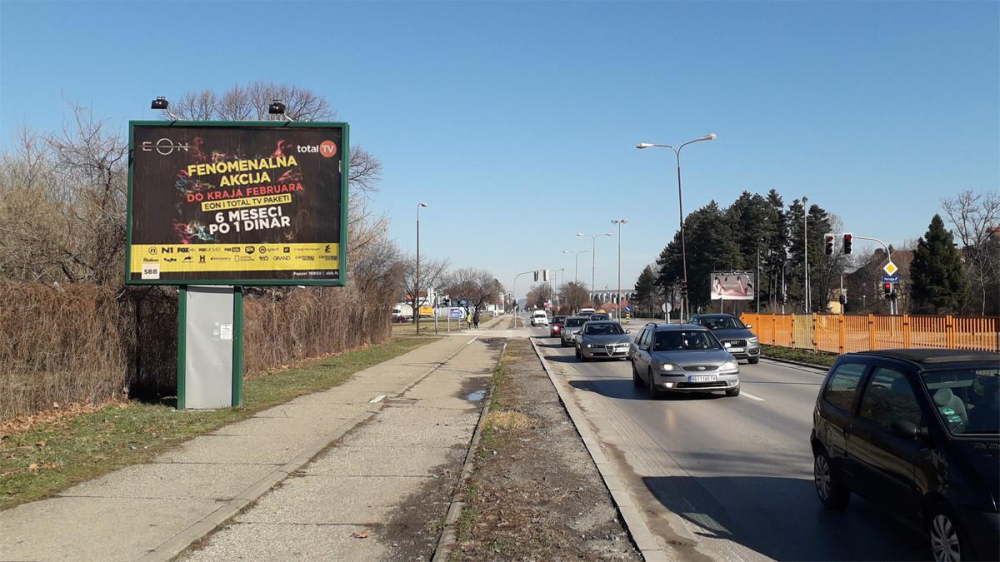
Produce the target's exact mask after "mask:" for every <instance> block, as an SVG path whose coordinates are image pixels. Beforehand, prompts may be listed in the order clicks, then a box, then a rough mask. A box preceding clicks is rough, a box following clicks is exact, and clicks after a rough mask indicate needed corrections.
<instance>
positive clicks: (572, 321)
mask: <svg viewBox="0 0 1000 562" xmlns="http://www.w3.org/2000/svg"><path fill="white" fill-rule="evenodd" d="M585 321H586V320H585V319H583V318H567V319H566V324H565V326H566V327H567V328H578V327H580V326H583V323H584V322H585Z"/></svg>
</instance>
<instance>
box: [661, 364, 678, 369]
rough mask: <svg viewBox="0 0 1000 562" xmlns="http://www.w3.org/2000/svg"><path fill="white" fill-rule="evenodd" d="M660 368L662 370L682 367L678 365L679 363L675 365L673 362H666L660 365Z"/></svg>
mask: <svg viewBox="0 0 1000 562" xmlns="http://www.w3.org/2000/svg"><path fill="white" fill-rule="evenodd" d="M660 370H661V371H680V370H681V368H680V367H678V366H677V365H673V364H671V363H664V364H662V365H660Z"/></svg>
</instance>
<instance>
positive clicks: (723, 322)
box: [698, 316, 746, 330]
mask: <svg viewBox="0 0 1000 562" xmlns="http://www.w3.org/2000/svg"><path fill="white" fill-rule="evenodd" d="M698 323H699V324H701V325H702V326H704V327H706V328H708V329H709V330H745V329H746V326H744V325H743V322H740V319H739V318H733V317H731V316H721V317H715V318H699V319H698Z"/></svg>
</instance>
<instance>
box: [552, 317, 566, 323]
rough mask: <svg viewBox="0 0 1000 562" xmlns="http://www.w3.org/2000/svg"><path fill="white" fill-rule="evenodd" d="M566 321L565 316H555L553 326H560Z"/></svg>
mask: <svg viewBox="0 0 1000 562" xmlns="http://www.w3.org/2000/svg"><path fill="white" fill-rule="evenodd" d="M565 319H566V317H565V316H553V317H552V323H553V324H558V323H559V322H562V321H563V320H565Z"/></svg>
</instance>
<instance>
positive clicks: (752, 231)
mask: <svg viewBox="0 0 1000 562" xmlns="http://www.w3.org/2000/svg"><path fill="white" fill-rule="evenodd" d="M942 208H943V209H944V211H945V216H946V217H947V218H948V220H949V222H950V223H951V226H952V227H953V230H948V229H947V228H946V226H945V223H944V220H943V219H942V218H941V216H939V215H935V216H934V217H933V219H932V220H931V223H930V225H929V227H928V230H927V232H926V233H925V235H924V236H923V237H921V238H920V239H919V240H917V241H916V242H913V243H909V244H904V248H902V250H903V251H904V252H903V253H904V254H905V255H906V261H907V262H908V266H909V267H908V271H906V275H904V279H903V282H902V284H901V285H900V286H897V287H896V288H895V290H896V291H897V293H896V295H894V297H895V298H899V297H900V296H901V297H903V299H902V302H903V305H904V306H902V307H899V308H898V309H899V311H900V312H910V313H914V314H993V315H998V314H1000V302H998V300H1000V228H998V226H1000V225H998V220H1000V197H998V195H997V194H995V193H984V194H977V193H975V192H973V191H964V192H962V193H960V194H959V195H957V196H955V197H952V198H946V199H943V200H942ZM684 229H685V241H686V250H687V269H688V279H689V287H688V294H689V300H690V304H691V308H692V312H696V311H698V310H702V311H709V310H717V309H718V302H717V301H715V302H714V303H713V301H711V300H710V291H711V285H710V278H711V273H712V272H713V271H748V272H753V273H756V272H757V271H758V270H759V272H760V273H759V278H757V279H756V285H757V286H756V288H755V289H756V291H757V292H758V294H759V299H760V310H761V311H762V312H788V313H806V312H826V311H828V307H829V305H830V303H831V301H836V300H838V298H839V297H840V295H841V291H840V283H841V276H844V279H845V281H844V287H845V291H844V298H845V300H846V301H847V304H846V311H847V312H848V313H852V312H853V313H861V312H886V311H887V310H888V306H887V301H886V298H885V295H884V294H883V291H881V290H880V289H881V287H882V286H881V273H882V272H881V267H882V265H883V264H884V263H885V262H886V259H885V257H886V256H885V252H884V251H882V250H881V249H873V250H868V251H859V249H857V248H856V249H855V251H854V252H853V253H852V254H850V255H846V254H844V253H843V246H842V240H840V239H839V238H838V239H837V240H836V243H835V244H834V248H833V249H834V251H833V252H832V254H830V255H827V254H826V244H825V235H826V234H827V233H840V232H843V231H845V230H847V231H850V230H851V229H850V228H845V227H844V226H843V224H842V222H841V220H840V218H839V217H838V216H837V215H835V214H833V213H831V212H829V211H828V210H826V209H824V208H822V207H820V206H819V205H816V204H807V202H806V201H805V200H804V198H803V199H794V200H792V202H791V203H790V204H787V205H786V203H785V199H784V197H782V196H781V194H779V193H778V192H777V191H776V190H773V189H772V190H770V191H769V192H768V193H767V194H766V195H761V194H757V193H751V192H749V191H744V192H743V193H742V194H741V195H740V196H739V197H738V198H737V199H736V200H735V201H733V202H732V203H731V204H730V205H729V206H727V207H724V206H722V205H720V204H719V203H718V202H716V201H714V200H713V201H711V202H709V203H708V204H707V205H705V206H703V207H701V208H699V209H697V210H695V211H694V212H692V213H691V214H689V215H688V216H687V217H686V219H685V222H684ZM807 232H808V234H807ZM859 234H861V233H859ZM806 238H808V240H806ZM806 248H808V250H807V249H806ZM898 250H899V249H894V248H892V247H891V246H890V251H892V252H893V255H894V257H895V256H897V255H900V254H899V253H898V252H897V251H898ZM807 251H808V264H809V265H808V269H809V271H808V278H809V286H810V292H811V295H812V298H811V305H810V306H807V304H806V302H807V301H806V293H805V288H804V285H805V283H804V281H805V278H806V265H805V264H806V261H807V259H806V254H807ZM911 259H912V261H911ZM897 261H898V260H897ZM682 281H683V259H682V251H681V235H680V230H677V231H676V232H675V234H674V236H673V238H672V239H671V240H670V241H669V242H668V243H667V244H666V246H665V247H664V248H663V250H662V251H661V252H660V254H659V255H658V256H657V257H656V260H655V262H654V263H652V264H650V265H649V266H647V267H646V268H644V270H643V271H642V272H641V274H640V275H639V277H638V279H637V280H636V283H635V289H634V291H635V293H636V298H635V299H633V302H632V304H633V306H636V307H638V308H639V309H641V310H645V311H648V312H652V313H654V314H655V313H658V311H659V310H660V305H661V304H663V303H671V304H672V306H673V307H674V309H675V310H676V309H677V308H678V307H679V303H680V300H681V294H682ZM890 298H893V297H890ZM727 306H732V307H733V310H727V311H735V312H740V311H753V310H756V307H757V304H756V302H755V301H754V302H741V303H738V304H735V305H733V304H728V303H727Z"/></svg>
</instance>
